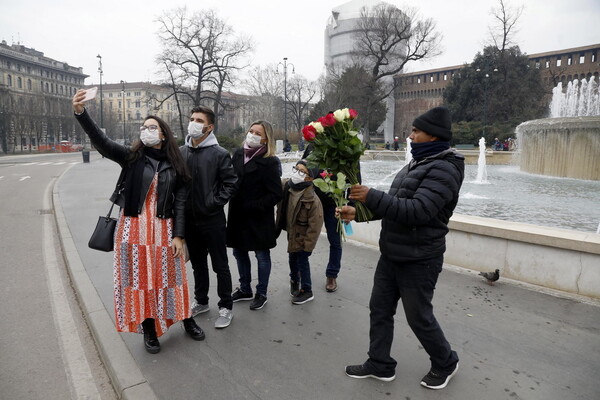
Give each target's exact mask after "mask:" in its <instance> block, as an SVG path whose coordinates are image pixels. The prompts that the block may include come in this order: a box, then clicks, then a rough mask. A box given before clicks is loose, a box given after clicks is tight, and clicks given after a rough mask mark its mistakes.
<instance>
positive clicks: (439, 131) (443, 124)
mask: <svg viewBox="0 0 600 400" xmlns="http://www.w3.org/2000/svg"><path fill="white" fill-rule="evenodd" d="M413 126H414V127H415V128H417V129H420V130H422V131H423V132H425V133H428V134H430V135H431V136H436V137H438V138H440V140H443V141H445V142H448V141H450V139H452V120H451V118H450V111H448V109H447V108H444V107H435V108H432V109H431V110H429V111H427V112H426V113H425V114H422V115H419V116H418V117H417V118H415V120H414V122H413Z"/></svg>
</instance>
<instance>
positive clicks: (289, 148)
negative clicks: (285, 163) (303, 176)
mask: <svg viewBox="0 0 600 400" xmlns="http://www.w3.org/2000/svg"><path fill="white" fill-rule="evenodd" d="M283 151H284V152H285V153H289V152H290V151H292V145H291V144H290V141H289V140H287V139H285V142H284V144H283Z"/></svg>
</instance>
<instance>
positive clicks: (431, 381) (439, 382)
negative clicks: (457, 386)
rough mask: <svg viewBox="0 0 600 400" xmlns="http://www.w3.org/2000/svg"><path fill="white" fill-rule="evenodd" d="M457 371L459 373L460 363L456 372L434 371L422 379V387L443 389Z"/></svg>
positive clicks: (455, 368) (455, 369)
mask: <svg viewBox="0 0 600 400" xmlns="http://www.w3.org/2000/svg"><path fill="white" fill-rule="evenodd" d="M456 371H458V363H456V366H455V367H454V370H453V371H452V372H449V373H446V372H438V371H434V370H433V369H432V370H430V371H429V373H428V374H427V375H425V376H424V377H423V379H421V385H422V386H425V387H426V388H429V389H443V388H445V387H446V385H447V384H448V382H450V379H452V377H453V376H454V375H455V374H456Z"/></svg>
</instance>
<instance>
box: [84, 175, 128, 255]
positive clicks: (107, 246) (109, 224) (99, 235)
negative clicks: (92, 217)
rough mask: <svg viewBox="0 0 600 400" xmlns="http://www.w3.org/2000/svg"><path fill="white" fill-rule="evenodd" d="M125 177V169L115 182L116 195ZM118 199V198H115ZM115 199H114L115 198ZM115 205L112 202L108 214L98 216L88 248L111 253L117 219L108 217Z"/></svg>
mask: <svg viewBox="0 0 600 400" xmlns="http://www.w3.org/2000/svg"><path fill="white" fill-rule="evenodd" d="M124 177H125V169H123V170H121V175H120V176H119V179H118V180H117V189H116V190H117V195H118V194H119V193H120V192H121V190H122V188H121V182H122V181H123V179H124ZM117 197H118V196H117ZM117 197H115V198H117ZM114 206H115V203H114V202H113V203H112V204H111V206H110V209H109V210H108V214H106V216H105V217H103V216H99V217H98V222H97V223H96V228H95V229H94V233H92V237H90V241H89V242H88V247H89V248H90V249H94V250H100V251H113V248H114V243H115V228H116V227H117V219H116V218H112V217H111V216H110V215H111V214H112V210H113V207H114Z"/></svg>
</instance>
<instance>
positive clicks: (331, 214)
mask: <svg viewBox="0 0 600 400" xmlns="http://www.w3.org/2000/svg"><path fill="white" fill-rule="evenodd" d="M323 219H324V222H325V229H326V230H327V240H328V241H329V262H328V263H327V269H326V270H325V276H327V277H328V278H337V276H338V273H339V272H340V268H341V267H342V239H341V237H340V233H339V232H338V230H337V227H338V219H337V218H336V217H335V205H326V206H323Z"/></svg>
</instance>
